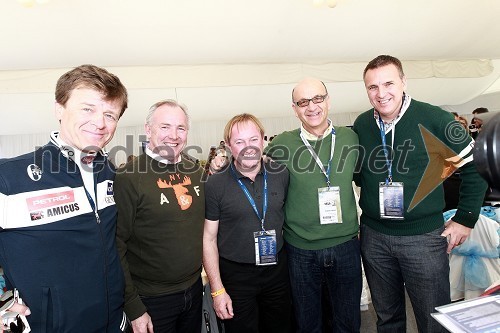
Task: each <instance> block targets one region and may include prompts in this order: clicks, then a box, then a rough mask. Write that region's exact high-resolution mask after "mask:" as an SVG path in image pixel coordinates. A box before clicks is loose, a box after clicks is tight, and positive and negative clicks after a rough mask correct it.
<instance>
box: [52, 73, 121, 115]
mask: <svg viewBox="0 0 500 333" xmlns="http://www.w3.org/2000/svg"><path fill="white" fill-rule="evenodd" d="M77 88H89V89H95V90H97V91H99V92H100V93H101V94H103V95H104V98H105V99H106V100H109V101H115V100H116V101H118V102H119V103H120V104H121V112H120V117H121V116H122V115H123V113H124V112H125V110H126V109H127V106H128V94H127V89H126V88H125V86H124V85H123V84H122V83H121V81H120V79H119V78H118V77H117V76H116V75H114V74H111V73H110V72H108V71H107V70H105V69H104V68H100V67H97V66H94V65H81V66H78V67H76V68H74V69H72V70H70V71H69V72H66V73H64V74H63V75H62V76H61V77H60V78H59V80H57V84H56V94H55V95H56V102H57V103H59V104H61V105H63V106H64V105H66V102H67V101H68V99H69V97H70V96H71V92H72V91H73V90H74V89H77Z"/></svg>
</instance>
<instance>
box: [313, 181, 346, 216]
mask: <svg viewBox="0 0 500 333" xmlns="http://www.w3.org/2000/svg"><path fill="white" fill-rule="evenodd" d="M318 206H319V222H320V224H332V223H342V210H341V208H340V187H338V186H331V187H320V188H318Z"/></svg>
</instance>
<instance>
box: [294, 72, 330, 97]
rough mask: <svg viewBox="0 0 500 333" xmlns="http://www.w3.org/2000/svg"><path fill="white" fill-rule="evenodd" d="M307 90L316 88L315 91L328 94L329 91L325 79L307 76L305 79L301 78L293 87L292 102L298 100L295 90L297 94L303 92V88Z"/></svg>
mask: <svg viewBox="0 0 500 333" xmlns="http://www.w3.org/2000/svg"><path fill="white" fill-rule="evenodd" d="M304 89H305V90H307V89H309V90H310V89H314V90H315V91H319V92H321V95H325V94H328V91H327V89H326V86H325V84H324V83H323V81H320V80H318V79H315V78H313V77H307V78H305V79H303V80H301V81H300V82H299V83H297V85H296V86H295V87H294V88H293V90H292V102H294V103H295V102H296V101H298V99H297V98H296V95H295V92H296V91H297V94H299V93H300V94H301V93H302V90H304Z"/></svg>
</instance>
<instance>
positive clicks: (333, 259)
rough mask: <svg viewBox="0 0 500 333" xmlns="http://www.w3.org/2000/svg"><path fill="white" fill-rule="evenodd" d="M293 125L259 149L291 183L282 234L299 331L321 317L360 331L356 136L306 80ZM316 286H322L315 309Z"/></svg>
mask: <svg viewBox="0 0 500 333" xmlns="http://www.w3.org/2000/svg"><path fill="white" fill-rule="evenodd" d="M292 103H293V104H292V108H293V110H294V111H295V115H296V116H297V117H298V118H299V119H300V121H301V126H300V128H298V129H295V130H292V131H287V132H284V133H281V134H279V135H278V136H276V137H275V138H274V139H273V141H272V142H270V143H269V145H268V146H267V147H266V154H267V155H268V156H270V157H271V158H272V159H273V160H275V161H276V162H278V163H282V164H284V165H286V166H287V169H288V171H289V172H290V185H289V187H288V195H287V199H286V203H285V225H284V227H283V236H284V238H285V242H286V250H287V254H288V258H289V260H288V266H289V271H290V280H291V286H292V299H293V303H294V311H295V318H296V322H297V326H298V331H299V332H308V333H309V332H322V330H323V329H324V328H323V327H322V316H323V315H324V314H327V315H328V318H326V320H325V321H331V322H332V325H333V331H335V332H359V328H360V324H361V317H360V298H361V258H360V249H359V242H358V237H357V236H358V218H357V210H356V201H355V199H354V192H353V188H352V180H353V172H354V169H355V166H356V160H357V157H358V150H357V146H358V137H357V135H356V134H355V133H354V132H353V131H352V130H350V129H348V128H346V127H340V126H333V124H332V122H331V120H330V119H328V112H329V109H330V96H329V95H328V91H327V90H326V86H325V85H324V83H323V82H321V81H320V80H317V79H314V78H306V79H304V80H302V81H301V82H299V83H298V84H297V85H296V86H295V88H294V90H293V91H292ZM322 290H327V291H328V292H327V293H325V294H326V299H325V300H324V302H323V303H326V304H328V303H329V304H330V307H329V308H330V309H331V311H323V309H322V298H323V299H324V296H323V295H322Z"/></svg>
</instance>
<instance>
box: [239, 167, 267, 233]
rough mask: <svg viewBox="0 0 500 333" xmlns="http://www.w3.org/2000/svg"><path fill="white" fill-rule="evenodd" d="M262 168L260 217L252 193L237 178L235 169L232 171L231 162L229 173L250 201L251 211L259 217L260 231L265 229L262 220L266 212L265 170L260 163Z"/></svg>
mask: <svg viewBox="0 0 500 333" xmlns="http://www.w3.org/2000/svg"><path fill="white" fill-rule="evenodd" d="M262 168H263V174H264V193H263V195H264V200H263V203H262V217H261V216H260V213H259V210H258V209H257V205H256V204H255V200H254V199H253V197H252V195H251V194H250V192H249V191H248V189H247V187H246V186H245V184H243V182H242V181H241V179H239V178H238V176H237V175H236V171H234V168H233V163H231V173H232V175H233V177H234V179H235V180H236V181H237V182H238V185H240V188H241V189H242V190H243V193H245V196H246V197H247V200H248V202H250V205H252V208H253V211H254V212H255V215H257V217H258V218H259V221H260V227H261V229H262V231H265V230H266V229H264V220H265V218H266V212H267V171H266V168H265V166H264V165H262Z"/></svg>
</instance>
